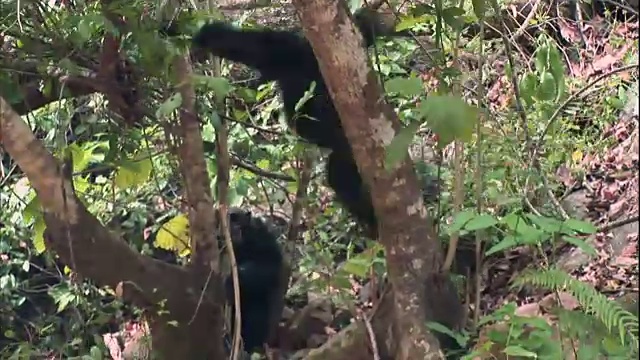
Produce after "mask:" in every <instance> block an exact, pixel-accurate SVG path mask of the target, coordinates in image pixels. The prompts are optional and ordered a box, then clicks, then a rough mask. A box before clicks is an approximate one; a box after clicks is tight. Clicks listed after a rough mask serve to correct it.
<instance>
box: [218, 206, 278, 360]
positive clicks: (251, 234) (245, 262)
mask: <svg viewBox="0 0 640 360" xmlns="http://www.w3.org/2000/svg"><path fill="white" fill-rule="evenodd" d="M229 227H230V229H229V230H230V233H231V241H232V244H233V252H234V255H235V258H236V263H237V267H238V280H239V285H240V313H241V315H242V324H241V335H242V340H243V341H244V349H245V351H247V352H252V351H256V350H258V349H260V348H261V347H262V346H263V344H264V343H265V342H266V341H267V338H268V336H269V329H270V325H271V324H270V321H271V318H272V316H271V314H272V312H273V311H274V310H277V309H275V303H274V302H275V301H277V300H278V296H281V295H282V293H281V292H280V291H279V290H280V289H281V285H283V284H282V275H281V274H282V267H283V265H284V263H283V256H282V252H281V249H280V245H279V244H278V241H277V239H276V236H275V234H274V233H273V232H272V230H271V229H270V228H269V227H268V225H267V224H266V223H265V222H264V221H263V220H262V219H260V218H258V217H255V216H253V215H252V214H251V212H250V211H248V210H242V209H238V208H233V209H230V210H229ZM219 241H220V242H221V244H224V237H222V236H220V240H219ZM224 285H225V292H226V295H227V301H228V302H229V304H231V305H232V306H234V305H233V304H234V291H233V279H232V277H231V275H229V276H228V277H227V278H226V279H225V282H224ZM233 314H234V313H233V312H232V318H233Z"/></svg>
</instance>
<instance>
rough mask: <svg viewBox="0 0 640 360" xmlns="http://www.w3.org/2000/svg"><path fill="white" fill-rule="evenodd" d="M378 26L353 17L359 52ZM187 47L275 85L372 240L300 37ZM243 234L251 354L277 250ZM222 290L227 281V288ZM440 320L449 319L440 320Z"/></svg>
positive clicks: (226, 32)
mask: <svg viewBox="0 0 640 360" xmlns="http://www.w3.org/2000/svg"><path fill="white" fill-rule="evenodd" d="M377 20H378V19H377V18H376V17H375V16H372V13H371V11H362V12H356V14H355V15H354V21H355V23H356V25H357V27H358V28H359V30H360V32H361V33H362V34H363V39H364V44H363V45H365V46H366V47H369V46H370V45H372V44H373V42H374V40H375V36H376V35H377V34H379V35H395V34H391V33H389V31H388V29H387V28H386V27H384V26H382V27H380V25H381V24H380V23H378V22H377ZM379 29H382V30H383V33H381V32H380V31H378V30H379ZM163 32H164V33H165V34H167V35H170V36H173V35H177V34H178V33H179V31H177V30H176V26H175V25H171V26H169V27H166V28H165V29H163ZM384 32H386V33H384ZM192 45H193V46H194V50H196V51H208V52H210V53H211V54H212V55H214V56H218V57H221V58H224V59H228V60H231V61H236V62H240V63H243V64H245V65H248V66H250V67H252V68H255V69H257V70H259V71H260V73H261V75H262V77H263V78H264V79H266V80H274V81H276V82H277V83H278V85H279V87H280V90H281V93H282V98H283V102H284V111H285V114H286V117H287V121H288V124H289V126H290V127H292V128H294V129H295V132H296V133H297V134H298V135H299V136H301V137H302V138H304V139H305V140H307V141H308V142H310V143H313V144H315V145H317V146H320V147H323V148H327V149H330V150H331V154H330V155H329V159H328V161H327V165H326V171H327V177H328V183H329V185H330V186H331V188H333V190H334V191H335V192H336V196H337V198H338V200H339V201H340V202H342V203H343V204H344V205H345V207H346V208H347V210H348V211H349V212H351V213H352V214H353V215H354V216H355V217H356V219H357V220H358V222H359V223H360V224H361V225H364V227H366V228H367V230H368V231H370V232H371V233H374V232H375V231H376V229H377V221H376V217H375V214H374V211H373V204H372V200H371V195H370V193H369V190H368V189H367V186H366V184H364V182H363V180H362V177H361V176H360V173H359V171H358V168H357V167H356V164H355V160H354V156H353V152H352V150H351V146H350V145H349V142H348V140H347V138H346V135H345V134H344V131H343V129H342V125H341V122H340V118H339V115H338V113H337V110H336V108H335V106H334V104H333V102H332V100H331V97H330V95H329V92H328V89H327V86H326V84H325V82H324V79H323V77H322V74H321V73H320V69H319V67H318V63H317V60H316V57H315V55H314V52H313V49H312V47H311V45H310V44H309V42H308V41H307V40H306V39H305V38H304V37H303V36H300V34H297V33H294V32H291V31H284V30H273V29H259V30H258V29H251V30H247V29H239V28H236V27H233V26H231V25H229V24H226V23H223V22H212V23H209V24H207V25H204V26H203V27H201V28H200V29H199V31H198V32H197V33H196V34H195V36H194V37H193V39H192ZM312 84H315V87H313V96H311V97H310V98H309V99H308V100H307V101H306V102H305V103H304V104H303V105H302V106H301V107H300V108H299V111H296V107H297V104H298V102H299V100H300V99H302V98H303V97H304V95H305V92H306V91H308V90H310V89H311V88H312V87H311V86H312ZM237 216H238V217H236V219H243V218H244V220H243V221H240V223H243V222H244V223H251V221H250V219H251V218H250V216H248V215H237ZM248 229H253V228H252V227H248ZM242 233H243V234H244V233H251V234H252V236H250V237H249V238H248V239H243V242H244V243H243V244H242V247H240V249H239V250H236V258H237V260H238V263H239V269H240V272H241V275H240V278H241V279H240V283H241V284H240V286H241V288H243V289H242V290H241V294H244V293H246V295H245V296H244V297H243V299H241V301H242V304H241V309H242V313H243V321H242V322H243V324H242V332H243V337H244V339H245V343H246V346H245V348H247V349H251V348H252V347H253V346H259V344H260V343H261V342H262V341H263V339H264V338H265V337H266V332H267V328H268V327H267V325H268V322H265V318H266V317H265V314H266V311H267V310H266V309H267V305H266V304H264V303H263V301H264V300H265V299H267V297H268V295H270V294H271V293H270V292H269V291H270V289H271V288H270V287H268V286H267V285H266V284H267V283H269V284H274V283H275V281H276V280H275V270H276V268H278V267H279V266H280V264H281V260H280V257H279V256H278V255H276V254H277V253H279V249H277V246H276V245H275V244H274V243H272V241H271V240H268V241H265V240H264V239H265V238H266V237H265V236H264V235H263V234H262V232H261V231H253V230H245V231H242ZM235 246H237V245H235V244H234V248H235ZM276 250H278V251H276ZM276 264H277V266H276ZM229 284H230V282H229V281H228V280H227V288H229ZM271 291H272V290H271ZM228 292H229V291H228ZM229 293H231V294H232V292H229ZM453 294H455V293H453ZM245 301H246V302H247V303H245ZM451 306H455V303H453V302H452V304H451ZM442 308H443V307H440V308H439V309H442ZM444 308H446V307H444ZM455 310H457V309H455ZM439 315H443V316H448V315H446V314H444V312H443V313H442V314H439ZM454 317H455V316H453V315H452V316H450V317H449V318H447V319H444V320H450V321H442V323H443V325H446V326H448V327H455V326H457V325H458V324H455V322H457V321H458V318H455V319H454ZM438 335H439V336H438V338H439V339H440V341H441V342H442V347H443V348H451V347H454V348H455V347H456V346H455V343H452V340H451V339H450V338H449V337H448V336H447V335H442V336H440V334H438Z"/></svg>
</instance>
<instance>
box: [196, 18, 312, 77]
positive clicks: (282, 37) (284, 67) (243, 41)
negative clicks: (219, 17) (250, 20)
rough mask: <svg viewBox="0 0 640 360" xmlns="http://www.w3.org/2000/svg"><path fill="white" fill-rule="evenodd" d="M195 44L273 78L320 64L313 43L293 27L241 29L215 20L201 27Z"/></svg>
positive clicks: (289, 74) (306, 69)
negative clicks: (285, 29) (281, 28)
mask: <svg viewBox="0 0 640 360" xmlns="http://www.w3.org/2000/svg"><path fill="white" fill-rule="evenodd" d="M193 44H194V45H195V46H197V47H199V48H201V49H205V50H208V51H209V52H211V53H212V54H213V55H215V56H219V57H221V58H224V59H228V60H231V61H236V62H240V63H243V64H245V65H248V66H250V67H253V68H255V69H257V70H259V71H260V72H261V73H262V75H263V76H265V77H266V78H269V79H271V80H278V79H280V78H281V77H282V76H283V75H285V76H291V75H292V73H296V72H308V71H309V67H311V71H313V69H314V68H317V64H316V59H315V56H314V54H313V49H312V48H311V46H310V45H309V43H308V42H307V41H306V40H305V39H304V38H303V37H301V36H300V35H298V34H296V33H294V32H291V31H284V30H272V29H264V28H262V29H239V28H237V27H234V26H232V25H229V24H226V23H222V22H211V23H209V24H206V25H204V26H203V27H202V28H200V30H199V31H198V33H197V34H196V35H195V36H194V37H193Z"/></svg>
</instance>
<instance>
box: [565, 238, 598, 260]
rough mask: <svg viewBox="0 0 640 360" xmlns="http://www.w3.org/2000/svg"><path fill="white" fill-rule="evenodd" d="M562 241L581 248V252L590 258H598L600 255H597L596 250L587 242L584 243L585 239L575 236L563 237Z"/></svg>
mask: <svg viewBox="0 0 640 360" xmlns="http://www.w3.org/2000/svg"><path fill="white" fill-rule="evenodd" d="M562 239H563V240H564V241H566V242H567V243H569V244H571V245H573V246H575V247H577V248H579V249H580V250H582V251H584V253H585V254H587V255H590V256H596V255H598V254H597V253H596V249H595V248H594V247H593V246H591V245H590V244H588V243H587V242H586V241H584V240H583V239H580V238H577V237H574V236H563V237H562Z"/></svg>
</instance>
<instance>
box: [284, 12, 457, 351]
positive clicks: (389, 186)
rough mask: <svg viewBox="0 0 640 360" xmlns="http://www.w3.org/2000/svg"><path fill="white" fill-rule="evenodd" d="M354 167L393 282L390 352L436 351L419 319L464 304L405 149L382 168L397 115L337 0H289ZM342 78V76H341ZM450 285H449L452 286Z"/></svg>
mask: <svg viewBox="0 0 640 360" xmlns="http://www.w3.org/2000/svg"><path fill="white" fill-rule="evenodd" d="M293 3H294V6H295V7H296V10H297V11H298V14H299V16H300V18H301V23H302V27H303V31H304V34H305V36H306V37H307V39H308V40H309V42H310V43H311V45H312V47H313V49H314V52H315V54H316V57H317V59H318V63H319V65H320V70H321V72H322V74H323V77H324V79H325V82H326V84H327V87H328V89H329V92H330V94H331V97H332V99H333V101H334V104H335V106H336V109H337V110H338V113H339V114H340V118H341V121H342V125H343V129H344V131H345V133H346V135H347V137H348V139H349V141H350V144H351V147H352V150H353V152H354V155H355V160H356V163H357V165H358V169H359V171H360V173H361V175H362V177H363V180H364V182H365V183H366V184H367V185H368V187H369V189H370V190H371V194H372V200H373V205H374V208H375V212H376V217H377V218H378V223H379V229H378V231H379V232H378V233H379V237H380V240H381V241H382V243H383V244H384V246H385V248H386V253H387V265H388V272H389V279H390V281H391V284H392V286H393V289H394V291H395V292H394V298H395V302H394V311H395V322H394V325H395V327H394V338H395V341H396V348H397V349H398V351H397V352H396V353H395V354H394V358H395V359H440V358H442V353H441V352H440V351H439V350H438V347H437V346H435V347H434V346H432V344H436V343H437V340H436V339H435V338H434V337H433V336H432V335H431V334H430V333H429V331H427V329H426V327H425V325H424V324H425V321H426V320H431V321H438V322H441V323H443V324H444V325H447V326H451V325H454V327H457V326H458V325H459V323H460V321H461V317H462V308H461V304H460V301H459V300H457V299H458V297H457V294H456V293H455V288H454V287H453V286H452V284H451V282H450V280H449V279H448V276H447V275H446V274H442V273H440V267H441V264H442V253H441V249H440V244H439V242H438V240H437V238H436V237H435V234H434V231H433V230H434V229H433V228H432V227H431V226H430V225H429V224H430V223H431V222H430V221H428V219H427V212H426V210H425V207H424V204H423V202H422V198H421V196H420V195H419V194H420V186H419V183H418V181H417V178H416V175H415V172H414V169H413V165H412V164H411V162H410V160H409V156H408V154H407V157H406V158H405V160H404V161H403V162H402V163H401V164H399V165H398V166H396V168H395V169H392V170H391V171H387V170H385V169H384V163H383V162H384V158H385V155H384V154H385V147H386V146H387V145H389V144H390V142H391V140H392V139H393V138H394V136H395V135H396V132H397V130H398V129H399V120H398V118H397V116H396V115H395V114H394V112H393V111H392V109H391V108H390V107H389V106H388V105H387V104H386V102H385V101H384V98H383V96H382V91H381V87H380V85H379V84H378V81H377V77H376V75H375V73H374V72H373V71H372V70H371V67H370V65H369V59H368V56H367V52H366V51H365V49H364V47H363V46H362V45H361V44H362V38H361V35H360V34H359V32H358V31H357V29H356V28H355V27H354V25H353V23H352V21H351V20H350V18H349V15H348V12H347V9H346V6H345V4H344V3H343V2H342V1H337V0H313V1H312V0H294V1H293ZM345 79H347V80H346V81H345ZM452 291H453V292H452Z"/></svg>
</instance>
